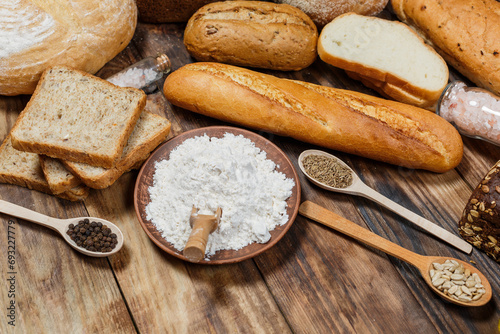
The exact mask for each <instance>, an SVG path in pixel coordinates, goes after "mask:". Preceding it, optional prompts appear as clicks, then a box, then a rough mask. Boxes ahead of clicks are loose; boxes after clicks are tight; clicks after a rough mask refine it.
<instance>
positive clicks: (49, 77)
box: [11, 66, 146, 168]
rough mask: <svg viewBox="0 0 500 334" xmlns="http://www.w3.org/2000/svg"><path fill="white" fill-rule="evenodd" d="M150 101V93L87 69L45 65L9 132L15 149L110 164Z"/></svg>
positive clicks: (107, 166) (73, 159)
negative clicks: (96, 75) (120, 84)
mask: <svg viewBox="0 0 500 334" xmlns="http://www.w3.org/2000/svg"><path fill="white" fill-rule="evenodd" d="M145 105H146V94H145V93H144V92H143V91H141V90H139V89H135V88H123V87H118V86H115V85H113V84H111V83H109V82H107V81H106V80H103V79H100V78H98V77H95V76H93V75H90V74H88V73H85V72H83V71H78V70H75V69H72V68H69V67H63V66H56V67H52V68H49V69H47V70H46V71H45V72H44V73H43V75H42V77H41V79H40V81H39V83H38V85H37V88H36V90H35V92H34V93H33V96H32V97H31V99H30V101H29V102H28V105H27V106H26V108H25V109H24V110H23V111H22V112H21V114H20V115H19V117H18V119H17V121H16V123H15V124H14V127H13V128H12V130H11V137H12V145H13V146H14V148H15V149H18V150H22V151H26V152H33V153H38V154H44V155H47V156H50V157H53V158H59V159H68V160H71V161H78V162H84V163H86V164H89V165H93V166H102V167H106V168H111V167H113V166H114V165H115V163H116V161H117V160H118V159H120V157H121V154H122V151H123V148H124V147H125V145H126V144H127V140H128V137H129V136H130V134H131V133H132V131H133V129H134V126H135V123H136V122H137V120H138V119H139V116H140V114H141V112H142V110H143V109H144V106H145Z"/></svg>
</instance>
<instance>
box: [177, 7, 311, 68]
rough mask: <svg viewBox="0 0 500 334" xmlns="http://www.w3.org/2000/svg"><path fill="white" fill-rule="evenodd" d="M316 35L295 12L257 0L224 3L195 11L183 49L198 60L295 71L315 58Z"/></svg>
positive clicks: (302, 14) (304, 15)
mask: <svg viewBox="0 0 500 334" xmlns="http://www.w3.org/2000/svg"><path fill="white" fill-rule="evenodd" d="M317 40H318V31H317V29H316V26H315V25H314V23H313V22H312V21H311V19H310V18H309V17H308V16H307V15H306V14H304V13H303V12H301V11H300V10H299V9H297V8H295V7H292V6H289V5H280V4H274V3H270V2H262V1H226V2H216V3H212V4H208V5H206V6H204V7H202V8H200V9H199V10H198V11H197V12H196V13H195V14H194V15H193V16H192V17H191V19H190V20H189V22H188V24H187V26H186V30H185V32H184V44H185V46H186V49H187V50H188V52H189V53H190V54H191V55H192V56H193V57H194V58H196V60H198V61H216V62H220V63H226V64H232V65H239V66H249V67H258V68H266V69H272V70H281V71H290V70H294V71H295V70H301V69H303V68H305V67H307V66H309V65H311V64H312V63H313V62H314V60H315V59H316V44H317Z"/></svg>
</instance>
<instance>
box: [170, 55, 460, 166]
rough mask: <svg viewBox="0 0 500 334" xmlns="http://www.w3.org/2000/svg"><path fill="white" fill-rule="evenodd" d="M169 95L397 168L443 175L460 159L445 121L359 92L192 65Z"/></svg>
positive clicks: (455, 136) (173, 77)
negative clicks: (421, 170) (402, 167)
mask: <svg viewBox="0 0 500 334" xmlns="http://www.w3.org/2000/svg"><path fill="white" fill-rule="evenodd" d="M186 87H189V89H186ZM164 94H165V96H166V97H167V99H168V100H169V101H170V102H171V103H173V104H175V105H177V106H179V107H182V108H185V109H188V110H191V111H195V112H198V113H201V114H204V115H207V116H211V117H214V118H218V119H221V120H224V121H227V122H232V123H236V124H240V125H243V126H247V127H251V128H254V129H258V130H265V131H269V132H273V133H276V134H279V135H284V136H290V137H293V138H295V139H298V140H301V141H304V142H308V143H311V144H315V145H320V146H323V147H327V148H330V149H334V150H339V151H343V152H348V153H352V154H357V155H360V156H364V157H367V158H371V159H375V160H380V161H385V162H388V163H392V164H395V165H400V166H405V167H409V168H416V169H426V170H430V171H434V172H445V171H447V170H450V169H452V168H454V167H456V166H457V165H458V164H459V163H460V161H461V159H462V154H463V144H462V139H461V137H460V134H459V133H458V132H457V131H456V130H455V128H454V127H453V126H452V125H451V124H450V123H448V122H446V121H445V120H444V119H443V118H441V117H439V116H437V115H436V114H434V113H431V112H429V111H427V110H424V109H421V108H417V107H413V106H410V105H406V104H402V103H398V102H394V101H389V100H384V99H381V98H376V97H373V96H369V95H365V94H361V93H357V92H352V91H346V90H340V89H335V88H331V87H325V86H319V85H314V84H310V83H306V82H301V81H292V80H286V79H280V78H277V77H274V76H271V75H266V74H262V73H258V72H254V71H250V70H247V69H243V68H239V67H235V66H230V65H225V64H219V63H193V64H189V65H186V66H184V67H182V68H180V69H178V70H176V71H175V72H173V73H172V74H170V75H169V76H168V77H167V79H166V81H165V85H164Z"/></svg>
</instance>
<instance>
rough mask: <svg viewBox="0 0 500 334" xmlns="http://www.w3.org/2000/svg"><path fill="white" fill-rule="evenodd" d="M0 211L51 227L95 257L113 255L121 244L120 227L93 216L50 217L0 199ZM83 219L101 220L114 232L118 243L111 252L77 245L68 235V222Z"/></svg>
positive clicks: (84, 252) (97, 221) (72, 243)
mask: <svg viewBox="0 0 500 334" xmlns="http://www.w3.org/2000/svg"><path fill="white" fill-rule="evenodd" d="M0 212H1V213H5V214H8V215H11V216H13V217H17V218H21V219H24V220H27V221H30V222H33V223H37V224H40V225H43V226H45V227H48V228H50V229H53V230H55V231H57V232H59V234H61V235H62V236H63V238H64V240H66V242H67V243H69V244H70V246H71V247H73V248H74V249H76V250H77V251H79V252H80V253H83V254H85V255H88V256H95V257H105V256H109V255H113V254H115V253H116V252H118V251H119V250H120V249H121V248H122V246H123V234H122V232H121V231H120V229H119V228H118V227H117V226H116V225H115V224H113V223H111V222H109V221H107V220H104V219H101V218H95V217H76V218H69V219H58V218H52V217H49V216H45V215H43V214H41V213H38V212H36V211H32V210H29V209H27V208H25V207H22V206H19V205H16V204H12V203H10V202H6V201H2V200H0ZM84 219H89V220H90V221H91V222H96V223H99V222H101V223H102V224H103V225H106V226H108V227H109V228H110V229H111V231H112V232H113V233H115V234H116V240H117V241H118V243H117V244H116V246H115V248H113V249H112V250H111V252H92V251H89V250H87V249H85V248H83V247H80V246H78V245H77V244H76V243H75V242H74V241H73V240H72V239H71V238H70V236H69V235H68V234H67V233H66V232H67V231H68V226H69V224H74V225H77V224H78V222H79V221H81V220H84Z"/></svg>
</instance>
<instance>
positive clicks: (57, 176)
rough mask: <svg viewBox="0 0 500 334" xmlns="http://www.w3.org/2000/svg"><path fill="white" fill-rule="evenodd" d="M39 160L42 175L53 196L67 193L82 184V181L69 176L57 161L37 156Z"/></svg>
mask: <svg viewBox="0 0 500 334" xmlns="http://www.w3.org/2000/svg"><path fill="white" fill-rule="evenodd" d="M39 159H40V166H41V167H42V172H43V175H44V177H45V180H46V181H47V183H48V184H49V187H50V191H51V192H52V193H53V194H60V193H62V192H65V191H68V190H70V189H71V188H74V187H76V186H78V185H80V184H81V183H82V181H81V180H80V179H79V178H77V177H76V176H74V175H73V174H71V173H70V172H69V171H68V170H67V169H66V168H65V167H64V165H63V164H62V163H61V162H60V161H59V160H58V159H54V158H51V157H48V156H46V155H39Z"/></svg>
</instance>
